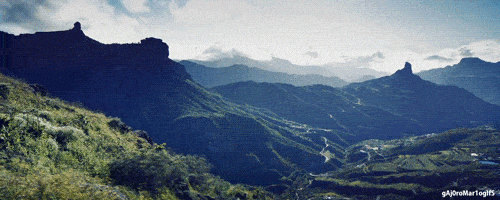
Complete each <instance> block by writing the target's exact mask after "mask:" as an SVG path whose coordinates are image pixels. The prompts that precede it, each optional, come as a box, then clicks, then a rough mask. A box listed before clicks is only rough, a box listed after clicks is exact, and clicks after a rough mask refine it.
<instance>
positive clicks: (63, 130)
mask: <svg viewBox="0 0 500 200" xmlns="http://www.w3.org/2000/svg"><path fill="white" fill-rule="evenodd" d="M0 126H1V127H2V128H1V129H0V199H120V200H125V199H172V200H174V199H214V198H217V199H236V198H239V197H241V196H246V197H248V198H252V199H266V198H269V199H271V198H272V197H273V195H272V194H270V193H268V192H266V191H264V190H262V189H260V188H255V187H248V186H242V185H240V186H235V185H231V184H229V183H228V182H226V181H224V180H221V179H220V178H218V177H216V176H214V175H212V174H209V173H207V172H208V170H209V168H210V167H209V165H208V164H207V163H206V162H205V159H203V158H199V157H195V156H182V155H177V154H175V153H173V152H171V151H167V150H165V147H164V146H163V145H157V144H156V143H153V142H152V141H151V138H149V136H148V134H147V133H146V132H144V131H141V130H133V129H131V128H130V127H128V126H127V125H126V124H124V123H123V122H121V121H120V119H118V118H109V117H106V116H104V115H103V114H101V113H96V112H91V111H89V110H86V109H84V108H81V107H79V106H77V105H71V104H70V103H67V102H64V101H62V100H60V99H56V98H51V97H48V96H46V95H44V92H43V91H41V90H40V86H37V85H28V84H26V83H23V82H20V81H17V80H14V79H11V78H8V77H5V76H4V75H2V74H0ZM231 188H232V189H231Z"/></svg>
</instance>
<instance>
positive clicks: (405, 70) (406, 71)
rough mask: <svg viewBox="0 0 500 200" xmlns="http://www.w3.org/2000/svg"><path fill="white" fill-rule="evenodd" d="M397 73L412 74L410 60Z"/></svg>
mask: <svg viewBox="0 0 500 200" xmlns="http://www.w3.org/2000/svg"><path fill="white" fill-rule="evenodd" d="M395 74H401V75H412V74H413V71H412V70H411V64H410V63H409V62H406V63H405V67H404V68H403V69H400V70H398V71H396V73H395Z"/></svg>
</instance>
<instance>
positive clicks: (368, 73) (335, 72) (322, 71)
mask: <svg viewBox="0 0 500 200" xmlns="http://www.w3.org/2000/svg"><path fill="white" fill-rule="evenodd" d="M189 61H191V62H194V63H197V64H200V65H203V66H207V67H211V68H220V67H229V66H232V65H246V66H249V67H257V68H259V69H263V70H267V71H272V72H283V73H287V74H298V75H308V74H317V75H322V76H325V77H333V76H336V77H339V78H340V79H342V80H345V81H347V82H353V81H356V80H359V79H362V78H369V77H375V78H379V77H382V76H386V75H387V73H385V72H379V71H376V70H373V69H370V68H362V67H356V66H341V65H336V64H325V65H310V66H309V65H308V66H302V65H296V64H293V63H291V62H290V61H288V60H284V59H280V58H275V57H273V58H272V59H271V60H269V61H260V60H254V59H251V58H248V57H245V56H241V55H234V56H232V57H224V58H219V59H216V60H208V61H202V60H189Z"/></svg>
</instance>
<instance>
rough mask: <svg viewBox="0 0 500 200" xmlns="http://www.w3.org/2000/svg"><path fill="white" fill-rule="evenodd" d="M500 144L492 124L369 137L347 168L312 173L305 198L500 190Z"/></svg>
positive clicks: (410, 196)
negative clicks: (395, 136)
mask: <svg viewBox="0 0 500 200" xmlns="http://www.w3.org/2000/svg"><path fill="white" fill-rule="evenodd" d="M498 146H500V132H499V131H498V130H491V127H490V128H487V129H484V128H483V129H454V130H450V131H446V132H443V133H440V134H429V135H425V136H418V137H409V138H404V139H397V140H385V141H384V140H367V141H363V142H361V143H358V144H356V145H352V146H351V147H350V148H349V150H348V152H347V153H346V157H345V158H346V160H347V162H348V163H349V164H347V165H345V166H344V167H343V168H342V169H341V170H337V171H332V172H328V173H323V174H321V175H319V176H309V177H306V178H305V180H308V181H303V182H302V187H303V188H304V189H303V190H301V191H300V196H301V197H303V198H305V197H307V198H312V197H343V196H348V197H354V198H358V199H407V198H408V199H440V198H442V192H443V191H447V190H456V191H462V190H469V191H475V190H478V191H481V192H483V191H488V190H495V191H498V189H500V182H499V181H498V180H500V167H499V166H500V165H499V164H498V163H500V157H499V156H500V150H499V149H498ZM481 198H482V197H481Z"/></svg>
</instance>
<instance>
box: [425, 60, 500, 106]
mask: <svg viewBox="0 0 500 200" xmlns="http://www.w3.org/2000/svg"><path fill="white" fill-rule="evenodd" d="M418 75H419V76H420V77H422V79H425V80H428V81H432V82H434V83H437V84H443V85H454V86H458V87H461V88H464V89H466V90H469V91H470V92H472V93H473V94H474V95H476V96H478V97H479V98H482V99H483V100H485V101H487V102H490V103H494V104H497V105H500V62H497V63H490V62H485V61H483V60H481V59H479V58H463V59H462V60H461V61H460V62H459V63H458V64H455V65H453V66H447V67H445V68H439V69H431V70H428V71H422V72H420V73H418Z"/></svg>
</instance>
